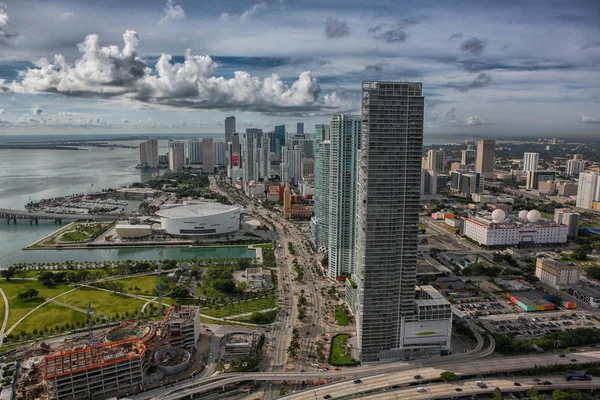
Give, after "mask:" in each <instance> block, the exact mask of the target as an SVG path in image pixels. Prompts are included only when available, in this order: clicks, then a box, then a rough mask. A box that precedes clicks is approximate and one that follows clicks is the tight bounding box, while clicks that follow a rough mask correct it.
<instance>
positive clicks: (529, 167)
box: [523, 153, 540, 172]
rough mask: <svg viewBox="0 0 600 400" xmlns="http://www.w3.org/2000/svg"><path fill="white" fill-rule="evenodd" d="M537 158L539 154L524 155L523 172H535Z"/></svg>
mask: <svg viewBox="0 0 600 400" xmlns="http://www.w3.org/2000/svg"><path fill="white" fill-rule="evenodd" d="M539 158H540V155H539V153H525V154H524V155H523V172H527V171H537V169H538V164H539Z"/></svg>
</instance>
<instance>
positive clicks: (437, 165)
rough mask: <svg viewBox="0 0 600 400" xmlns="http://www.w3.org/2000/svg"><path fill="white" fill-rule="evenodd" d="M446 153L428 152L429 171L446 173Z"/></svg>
mask: <svg viewBox="0 0 600 400" xmlns="http://www.w3.org/2000/svg"><path fill="white" fill-rule="evenodd" d="M444 161H445V159H444V151H443V150H434V149H432V150H429V151H428V152H427V169H428V170H430V171H436V172H444Z"/></svg>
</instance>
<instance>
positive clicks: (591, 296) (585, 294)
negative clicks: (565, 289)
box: [569, 285, 600, 308]
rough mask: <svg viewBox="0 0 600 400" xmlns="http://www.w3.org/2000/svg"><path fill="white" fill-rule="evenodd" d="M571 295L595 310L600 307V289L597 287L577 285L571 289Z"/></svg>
mask: <svg viewBox="0 0 600 400" xmlns="http://www.w3.org/2000/svg"><path fill="white" fill-rule="evenodd" d="M569 294H570V295H571V296H573V297H575V298H576V299H577V300H580V301H583V302H584V303H588V304H589V305H591V306H592V307H594V308H599V307H600V288H599V287H597V286H591V285H576V286H573V287H572V288H570V289H569Z"/></svg>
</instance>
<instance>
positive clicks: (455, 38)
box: [448, 32, 465, 42]
mask: <svg viewBox="0 0 600 400" xmlns="http://www.w3.org/2000/svg"><path fill="white" fill-rule="evenodd" d="M464 36H465V35H463V34H462V33H460V32H457V33H453V34H452V35H450V37H449V38H448V41H449V42H451V41H453V40H458V39H462V38H463V37H464Z"/></svg>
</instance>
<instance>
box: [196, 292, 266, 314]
mask: <svg viewBox="0 0 600 400" xmlns="http://www.w3.org/2000/svg"><path fill="white" fill-rule="evenodd" d="M276 306H277V297H276V296H268V297H266V298H258V299H250V300H239V301H237V302H231V303H228V304H225V305H223V306H220V307H211V308H208V309H203V310H202V311H201V313H202V314H206V315H210V316H211V317H217V318H223V317H228V316H230V315H238V314H244V313H249V312H254V311H260V310H267V309H269V308H274V307H276Z"/></svg>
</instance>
